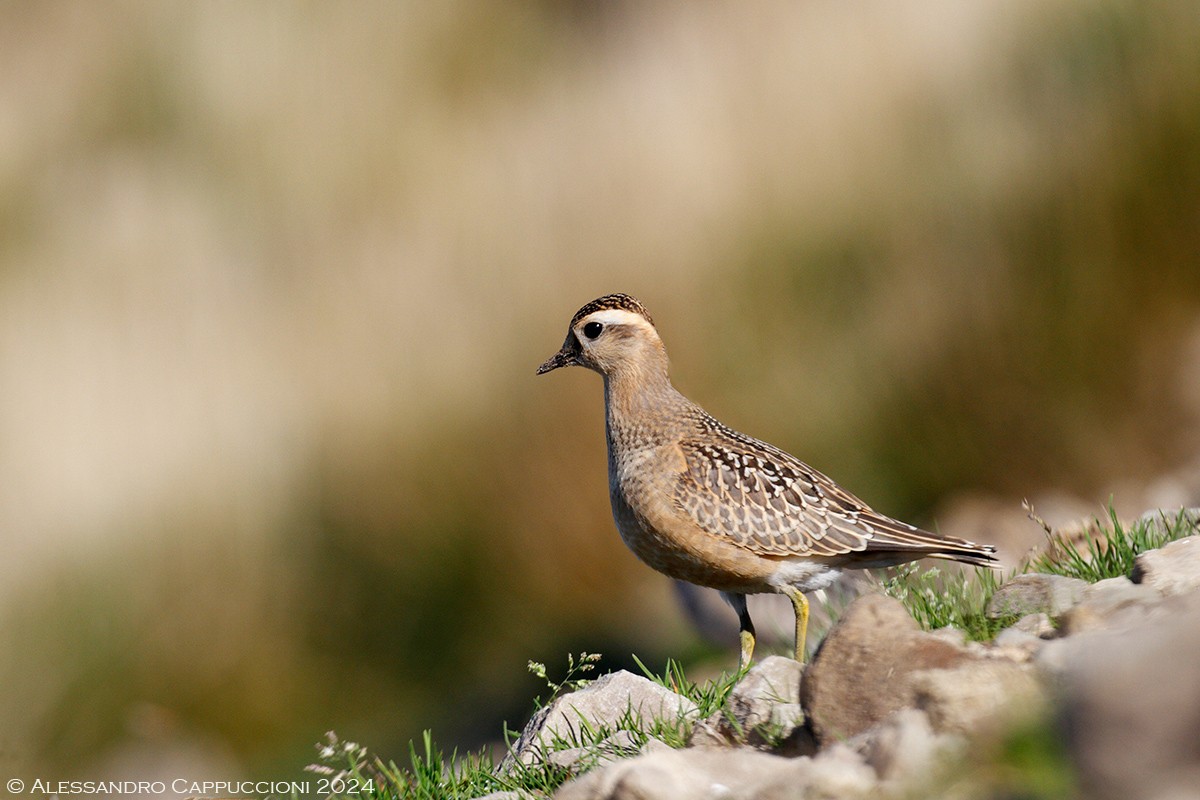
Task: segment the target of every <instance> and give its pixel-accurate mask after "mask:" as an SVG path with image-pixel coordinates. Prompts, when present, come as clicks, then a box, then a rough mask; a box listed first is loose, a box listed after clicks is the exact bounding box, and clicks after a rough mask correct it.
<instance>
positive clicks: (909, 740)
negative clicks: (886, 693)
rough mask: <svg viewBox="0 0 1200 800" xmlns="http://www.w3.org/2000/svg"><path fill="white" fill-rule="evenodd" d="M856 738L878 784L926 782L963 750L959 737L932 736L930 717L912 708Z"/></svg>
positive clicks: (963, 743)
mask: <svg viewBox="0 0 1200 800" xmlns="http://www.w3.org/2000/svg"><path fill="white" fill-rule="evenodd" d="M859 738H860V741H859V742H858V744H857V749H858V750H859V751H860V752H861V753H862V754H863V757H864V758H865V759H866V763H867V765H868V766H870V767H871V768H872V769H874V770H875V773H876V774H877V775H878V776H879V779H880V780H882V781H886V782H891V783H893V784H901V783H905V782H912V781H919V780H922V779H924V778H926V777H927V776H928V775H929V774H930V773H931V772H933V771H934V769H935V767H937V766H938V764H940V763H941V762H942V761H944V760H946V759H947V758H948V757H949V756H950V755H952V754H957V753H960V752H961V751H963V750H964V749H965V747H966V739H964V738H962V737H960V736H954V735H950V734H944V733H935V732H934V730H933V727H932V726H931V725H930V724H929V715H928V714H926V713H925V712H924V711H920V710H918V709H915V708H906V709H902V710H900V711H897V712H896V713H895V714H893V715H892V716H890V717H888V718H887V719H886V720H884V721H883V722H882V723H880V724H879V725H877V726H875V727H874V728H872V729H871V730H870V731H868V732H866V733H865V734H861V735H860V737H859Z"/></svg>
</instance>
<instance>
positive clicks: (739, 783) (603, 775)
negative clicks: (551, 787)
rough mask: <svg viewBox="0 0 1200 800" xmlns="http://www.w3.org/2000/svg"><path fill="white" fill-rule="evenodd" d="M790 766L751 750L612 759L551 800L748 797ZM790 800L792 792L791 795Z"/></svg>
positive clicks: (699, 750) (788, 762) (706, 750)
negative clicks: (616, 760) (614, 760)
mask: <svg viewBox="0 0 1200 800" xmlns="http://www.w3.org/2000/svg"><path fill="white" fill-rule="evenodd" d="M793 764H794V762H793V761H792V760H790V759H785V758H781V757H779V756H772V755H767V754H766V753H760V752H758V751H756V750H748V749H744V748H738V749H725V748H720V749H709V748H689V749H687V750H667V751H663V752H656V753H647V754H646V755H642V756H638V757H637V758H630V759H626V760H624V761H618V762H617V763H615V764H612V765H610V766H607V767H602V768H600V769H596V770H592V771H591V772H589V773H587V774H585V775H584V776H582V777H580V778H577V779H576V780H573V781H571V782H569V783H566V784H564V785H563V786H562V787H561V788H559V790H558V791H557V792H555V794H554V797H555V800H676V798H690V797H696V798H734V797H738V798H751V797H755V796H756V795H757V794H758V792H760V791H761V790H762V788H763V787H764V786H766V785H768V784H770V783H771V782H772V781H773V780H774V779H776V778H782V777H783V776H784V775H786V774H790V773H791V772H793V769H792V765H793ZM791 796H793V797H796V796H798V795H797V794H793V795H791Z"/></svg>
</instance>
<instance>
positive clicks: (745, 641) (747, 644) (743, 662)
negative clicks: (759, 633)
mask: <svg viewBox="0 0 1200 800" xmlns="http://www.w3.org/2000/svg"><path fill="white" fill-rule="evenodd" d="M741 640H742V655H741V658H739V659H738V669H739V670H743V669H745V668H746V667H748V666H750V659H751V658H753V657H754V626H753V625H751V626H750V627H749V628H742V633H741Z"/></svg>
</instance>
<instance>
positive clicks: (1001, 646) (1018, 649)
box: [992, 615, 1046, 661]
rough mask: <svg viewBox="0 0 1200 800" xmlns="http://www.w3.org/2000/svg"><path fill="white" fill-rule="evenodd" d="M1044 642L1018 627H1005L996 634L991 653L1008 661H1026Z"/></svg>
mask: <svg viewBox="0 0 1200 800" xmlns="http://www.w3.org/2000/svg"><path fill="white" fill-rule="evenodd" d="M1031 616H1032V615H1031ZM1045 643H1046V642H1045V640H1044V639H1042V638H1040V637H1038V636H1034V635H1033V634H1032V633H1029V632H1027V631H1024V630H1021V629H1020V628H1017V627H1012V628H1005V629H1004V630H1002V631H1000V633H998V634H996V639H995V640H994V641H993V643H992V645H993V648H994V649H993V652H992V655H993V656H997V657H1001V658H1007V659H1009V660H1010V661H1028V660H1029V659H1030V658H1032V657H1033V654H1034V653H1036V652H1037V651H1038V650H1040V649H1041V648H1042V645H1044V644H1045Z"/></svg>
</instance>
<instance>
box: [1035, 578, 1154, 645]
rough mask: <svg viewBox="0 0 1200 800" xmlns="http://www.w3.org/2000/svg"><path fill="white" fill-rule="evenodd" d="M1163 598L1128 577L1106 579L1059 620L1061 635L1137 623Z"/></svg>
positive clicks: (1097, 583) (1093, 587) (1090, 587)
mask: <svg viewBox="0 0 1200 800" xmlns="http://www.w3.org/2000/svg"><path fill="white" fill-rule="evenodd" d="M1161 599H1162V596H1161V595H1160V594H1159V593H1158V592H1156V591H1155V590H1153V589H1151V588H1150V587H1149V586H1144V585H1139V584H1136V583H1132V582H1131V581H1129V580H1128V579H1126V578H1106V579H1105V580H1102V581H1096V582H1095V583H1093V584H1092V585H1091V586H1089V587H1088V588H1087V589H1085V590H1084V592H1083V596H1082V597H1080V599H1079V602H1078V603H1076V604H1075V605H1074V606H1072V607H1071V608H1069V609H1067V611H1065V612H1064V613H1063V614H1062V616H1060V617H1059V618H1058V627H1059V633H1060V635H1062V636H1075V635H1077V634H1080V633H1083V632H1084V631H1089V630H1099V629H1103V628H1107V627H1112V626H1114V625H1130V624H1136V623H1137V621H1138V620H1140V619H1141V618H1143V617H1144V616H1145V615H1146V614H1148V613H1150V608H1149V607H1150V606H1153V605H1157V604H1158V602H1159V601H1160V600H1161Z"/></svg>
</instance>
